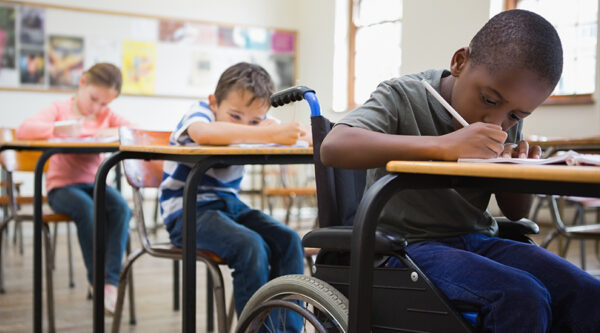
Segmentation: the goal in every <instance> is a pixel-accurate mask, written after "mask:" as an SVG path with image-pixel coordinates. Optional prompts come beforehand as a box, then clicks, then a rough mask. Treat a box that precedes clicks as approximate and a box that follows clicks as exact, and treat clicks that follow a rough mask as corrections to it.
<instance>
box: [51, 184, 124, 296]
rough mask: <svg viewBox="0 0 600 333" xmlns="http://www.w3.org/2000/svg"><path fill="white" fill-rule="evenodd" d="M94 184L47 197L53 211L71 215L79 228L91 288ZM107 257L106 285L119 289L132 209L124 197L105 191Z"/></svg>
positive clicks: (63, 189)
mask: <svg viewBox="0 0 600 333" xmlns="http://www.w3.org/2000/svg"><path fill="white" fill-rule="evenodd" d="M93 192H94V184H93V183H92V184H74V185H69V186H65V187H59V188H54V189H52V190H51V191H50V193H48V203H49V204H50V207H52V209H53V210H54V211H55V212H57V213H61V214H67V215H69V216H70V217H71V218H72V219H73V221H74V222H75V224H76V225H77V237H78V238H79V245H80V246H81V253H82V254H83V262H84V263H85V267H86V268H87V279H88V282H89V283H90V284H91V283H92V281H93V271H94V269H93V268H94V200H93V198H92V196H93ZM106 214H107V218H106V223H107V224H106V253H105V259H106V261H105V263H104V265H105V266H104V267H105V268H104V269H105V272H106V276H105V283H107V284H112V285H115V286H116V285H118V284H119V273H120V271H121V262H122V260H123V252H124V251H125V246H126V245H127V238H128V237H129V219H130V218H131V209H130V208H129V206H128V205H127V202H126V201H125V199H123V197H122V196H121V194H120V193H119V192H118V191H117V190H115V189H114V188H112V187H110V186H107V187H106Z"/></svg>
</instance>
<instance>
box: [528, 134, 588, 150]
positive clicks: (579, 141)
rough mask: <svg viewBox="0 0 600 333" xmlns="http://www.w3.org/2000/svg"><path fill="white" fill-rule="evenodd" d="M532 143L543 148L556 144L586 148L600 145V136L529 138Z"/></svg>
mask: <svg viewBox="0 0 600 333" xmlns="http://www.w3.org/2000/svg"><path fill="white" fill-rule="evenodd" d="M527 142H529V144H530V145H538V146H540V147H542V148H547V147H556V146H560V147H563V146H567V147H574V148H577V147H579V148H582V147H583V148H585V147H590V146H592V147H600V136H592V137H587V138H573V139H569V138H556V139H552V138H550V139H542V140H540V139H537V140H527Z"/></svg>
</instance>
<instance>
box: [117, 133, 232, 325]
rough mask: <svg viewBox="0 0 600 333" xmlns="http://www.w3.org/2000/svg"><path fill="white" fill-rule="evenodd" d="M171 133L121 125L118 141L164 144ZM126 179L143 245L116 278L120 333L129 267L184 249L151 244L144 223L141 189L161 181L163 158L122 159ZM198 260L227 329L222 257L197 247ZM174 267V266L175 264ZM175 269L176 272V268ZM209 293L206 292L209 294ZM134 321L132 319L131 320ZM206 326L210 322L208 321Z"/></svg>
mask: <svg viewBox="0 0 600 333" xmlns="http://www.w3.org/2000/svg"><path fill="white" fill-rule="evenodd" d="M169 135H170V132H157V131H146V130H134V129H129V128H126V127H122V128H121V130H120V133H119V136H120V140H121V144H144V145H167V144H168V143H169ZM123 169H124V172H125V178H126V179H127V182H128V183H129V185H131V187H132V189H133V200H134V216H135V221H136V229H137V234H138V240H139V242H140V244H141V245H142V247H141V248H140V249H138V250H136V251H134V252H133V253H131V254H130V255H129V256H128V257H127V259H126V260H125V264H124V265H123V268H122V269H121V274H120V278H119V288H118V295H117V304H116V307H115V314H114V318H113V326H112V332H115V333H116V332H119V328H120V322H121V314H122V311H123V299H124V297H125V289H126V286H127V283H128V281H129V279H130V276H131V274H130V273H131V267H132V265H133V263H134V262H135V261H136V260H137V259H138V258H140V257H141V256H142V255H143V254H149V255H151V256H153V257H157V258H165V259H170V260H174V261H179V260H182V258H183V251H182V249H181V248H179V247H175V246H173V245H172V244H171V243H168V242H167V243H153V242H151V241H150V239H149V237H148V231H147V229H146V225H145V219H144V212H143V197H142V193H141V190H142V189H145V188H154V189H156V188H158V186H159V185H160V183H161V181H162V172H163V171H162V170H163V161H143V160H125V161H124V162H123ZM196 255H197V260H198V261H201V262H203V263H204V264H206V267H207V270H208V272H209V273H210V276H209V279H210V280H212V282H213V284H214V285H213V287H212V291H213V293H214V295H215V298H216V306H217V309H216V311H217V322H218V328H219V332H228V327H229V325H230V323H231V321H232V320H233V315H234V311H233V310H234V307H233V304H234V303H233V302H231V305H230V306H229V313H227V312H226V305H225V291H224V290H225V289H224V284H223V277H222V275H221V271H220V269H219V265H225V264H226V262H225V260H224V259H222V258H220V257H219V256H217V255H216V254H215V253H213V252H210V251H206V250H198V251H197V253H196ZM175 267H177V266H175ZM175 272H177V271H175ZM176 279H177V274H175V280H174V283H175V285H177V283H176V281H177V280H176ZM174 289H176V290H175V295H174V297H175V304H174V305H175V306H177V304H178V298H177V295H178V287H174ZM208 296H209V295H207V297H208ZM208 299H209V306H208V307H207V308H208V317H209V318H212V311H211V310H210V309H211V307H212V298H210V297H209V298H208ZM132 323H134V322H132ZM208 326H209V328H210V326H211V322H210V321H209V325H208Z"/></svg>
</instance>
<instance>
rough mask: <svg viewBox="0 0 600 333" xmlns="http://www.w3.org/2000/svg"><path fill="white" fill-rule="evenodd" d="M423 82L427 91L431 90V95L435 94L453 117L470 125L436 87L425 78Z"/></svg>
mask: <svg viewBox="0 0 600 333" xmlns="http://www.w3.org/2000/svg"><path fill="white" fill-rule="evenodd" d="M421 84H422V85H423V87H425V89H427V91H429V93H431V95H433V97H434V98H435V99H437V100H438V102H440V103H442V105H443V106H444V108H446V110H448V112H450V114H451V115H452V117H454V119H456V120H457V121H458V122H459V123H460V124H461V125H463V126H469V123H467V122H466V121H465V120H464V119H463V117H461V116H460V114H459V113H458V112H456V110H454V108H453V107H452V106H451V105H450V104H448V102H446V100H445V99H444V98H443V97H442V96H441V95H440V94H439V93H438V92H437V91H436V90H435V89H433V87H432V86H431V85H430V84H429V82H427V81H425V80H424V79H423V80H421Z"/></svg>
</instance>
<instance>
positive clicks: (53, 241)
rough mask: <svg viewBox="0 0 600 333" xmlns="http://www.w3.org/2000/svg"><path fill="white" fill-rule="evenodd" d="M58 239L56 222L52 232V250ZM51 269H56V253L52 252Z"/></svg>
mask: <svg viewBox="0 0 600 333" xmlns="http://www.w3.org/2000/svg"><path fill="white" fill-rule="evenodd" d="M57 241H58V223H55V224H54V233H53V234H52V250H53V251H54V250H56V249H57V248H58V247H57V246H56V242H57ZM52 269H56V253H52Z"/></svg>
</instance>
